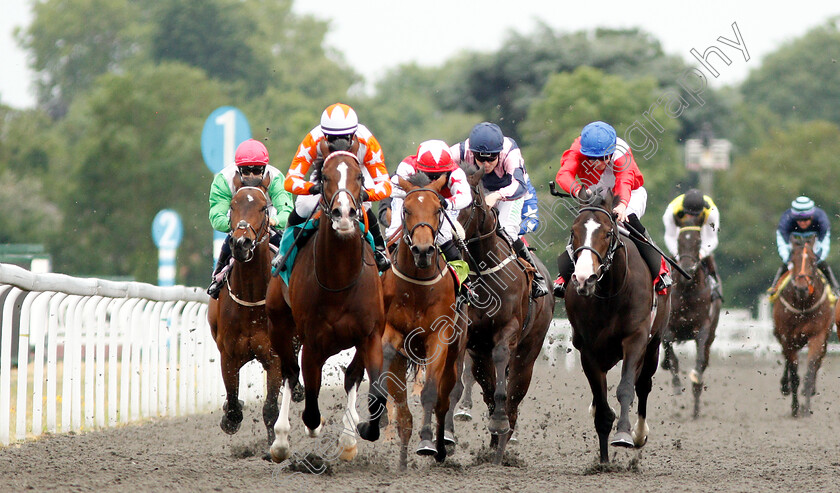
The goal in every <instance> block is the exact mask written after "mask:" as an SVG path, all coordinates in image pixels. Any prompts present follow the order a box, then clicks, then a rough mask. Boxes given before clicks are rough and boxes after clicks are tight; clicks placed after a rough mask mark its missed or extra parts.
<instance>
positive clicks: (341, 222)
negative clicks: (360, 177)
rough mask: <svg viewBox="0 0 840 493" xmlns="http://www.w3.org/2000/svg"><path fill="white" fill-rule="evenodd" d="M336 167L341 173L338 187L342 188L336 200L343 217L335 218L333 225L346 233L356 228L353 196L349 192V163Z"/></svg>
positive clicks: (337, 229) (340, 232) (336, 229)
mask: <svg viewBox="0 0 840 493" xmlns="http://www.w3.org/2000/svg"><path fill="white" fill-rule="evenodd" d="M336 169H337V170H338V173H339V179H338V189H339V190H340V191H339V192H338V197H336V202H337V203H338V210H339V211H341V218H340V219H338V220H335V219H333V223H332V227H333V229H334V230H335V231H336V232H337V233H339V234H344V235H346V234H350V233H352V232H353V231H354V230H355V225H354V224H353V218H351V217H350V205H351V204H352V203H353V198H352V197H351V196H350V193H349V192H347V169H348V168H347V164H346V163H341V164H339V165H338V166H336Z"/></svg>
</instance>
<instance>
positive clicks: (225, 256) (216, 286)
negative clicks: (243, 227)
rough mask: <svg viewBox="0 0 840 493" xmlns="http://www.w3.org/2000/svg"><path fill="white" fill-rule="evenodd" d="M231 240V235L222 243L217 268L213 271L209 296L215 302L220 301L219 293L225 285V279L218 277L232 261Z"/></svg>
mask: <svg viewBox="0 0 840 493" xmlns="http://www.w3.org/2000/svg"><path fill="white" fill-rule="evenodd" d="M229 240H230V235H228V236H227V238H225V241H224V243H222V250H221V251H220V252H219V259H218V260H217V261H216V268H215V269H213V277H212V278H211V280H210V286H209V287H208V288H207V294H209V295H210V297H211V298H213V299H214V300H217V299H219V292H220V291H221V290H222V285H223V284H224V279H218V280H217V279H216V277H217V276H218V275H219V272H221V271H222V269H223V268H224V267H225V266H226V265H227V264H228V262H229V261H230V256H231V251H230V241H229Z"/></svg>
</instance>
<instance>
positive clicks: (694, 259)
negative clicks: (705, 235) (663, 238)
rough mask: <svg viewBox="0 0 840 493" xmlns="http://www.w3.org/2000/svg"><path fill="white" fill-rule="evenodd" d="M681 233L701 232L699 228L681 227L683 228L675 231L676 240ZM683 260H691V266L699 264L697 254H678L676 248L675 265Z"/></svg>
mask: <svg viewBox="0 0 840 493" xmlns="http://www.w3.org/2000/svg"><path fill="white" fill-rule="evenodd" d="M683 231H702V228H701V227H700V226H683V227H681V228H680V229H678V230H677V238H679V236H680V234H681V233H682V232H683ZM684 258H687V259H689V260H691V261H692V263H693V264H699V263H700V255H699V254H697V255H693V254H688V253H679V247H677V263H679V261H680V260H682V259H684Z"/></svg>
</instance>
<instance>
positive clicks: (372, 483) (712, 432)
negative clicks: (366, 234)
mask: <svg viewBox="0 0 840 493" xmlns="http://www.w3.org/2000/svg"><path fill="white" fill-rule="evenodd" d="M681 363H682V368H683V369H690V368H691V366H692V362H691V361H689V360H688V359H687V358H686V357H683V358H682V360H681ZM802 370H803V369H802V368H800V374H801V373H802ZM781 371H782V367H781V364H780V358H779V357H770V358H767V359H754V358H753V357H752V356H744V355H733V356H730V357H726V358H721V357H715V358H713V360H712V362H711V365H710V367H709V370H708V371H707V372H706V385H707V392H706V393H705V394H704V397H705V399H704V406H703V410H702V416H701V418H700V419H698V420H693V419H692V418H691V395H690V391H689V392H687V393H684V394H683V395H682V396H680V397H678V398H674V397H673V396H672V395H671V391H670V384H669V382H670V377H669V374H668V372H666V371H664V370H662V369H659V370H658V371H657V374H656V377H655V381H654V390H653V392H652V393H651V398H650V407H649V411H648V422H649V424H650V428H651V430H650V435H649V440H648V443H647V445H646V446H645V447H644V448H643V449H641V450H639V451H637V450H627V449H612V450H611V452H610V457H611V460H612V461H613V465H612V467H610V468H609V470H607V471H603V470H598V469H597V468H595V467H594V466H595V464H596V461H597V436H596V434H595V429H594V426H593V423H592V419H591V418H590V417H589V414H588V412H587V407H588V405H589V402H590V394H589V389H588V387H587V386H586V383H585V379H584V377H583V373H582V371H581V370H580V368H579V366H575V367H574V368H572V369H571V370H567V369H566V368H565V367H564V366H563V365H562V364H558V365H557V366H551V365H549V364H548V363H546V362H545V361H540V362H539V363H538V366H537V368H536V372H535V380H534V383H533V385H532V387H531V391H530V392H529V395H528V396H527V397H526V400H525V401H524V403H523V406H522V413H521V417H520V422H519V423H520V426H519V427H518V428H519V429H518V430H517V435H518V439H519V443H517V444H512V445H511V446H510V447H509V448H508V450H509V454H508V456H507V457H506V461H505V462H506V463H507V465H504V466H494V465H493V464H491V463H488V461H487V454H486V449H483V444H486V443H487V441H488V435H487V433H486V428H485V426H486V425H485V423H484V421H483V416H482V414H481V412H482V411H483V410H484V409H485V407H484V404H483V403H479V402H476V406H475V409H474V416H475V417H476V419H474V420H473V421H472V422H469V423H458V424H457V429H456V431H457V433H458V438H459V444H458V446H457V451H456V453H455V455H453V456H450V457H449V458H448V459H447V461H446V462H445V463H444V464H443V465H437V464H435V463H434V460H433V459H431V458H426V457H419V456H415V455H414V453H413V451H414V448H415V447H416V446H417V443H418V441H419V440H418V439H417V438H416V437H417V423H418V421H419V413H417V412H415V414H414V416H415V418H414V419H415V432H414V434H413V437H414V438H413V441H412V443H411V445H410V449H409V450H410V458H409V466H408V470H407V471H400V470H399V467H398V440H397V439H396V438H394V436H393V435H394V434H393V432H388V433H387V435H386V436H385V439H380V441H378V442H376V443H369V442H360V446H359V455H358V456H357V457H356V459H355V460H354V461H353V462H350V463H344V462H328V463H326V464H325V465H324V466H323V467H324V468H325V469H326V470H325V471H324V472H323V473H322V474H300V473H295V472H293V471H290V470H289V468H288V467H287V466H283V467H280V466H279V465H276V464H272V463H270V462H267V461H265V460H263V459H262V458H261V455H262V453H263V451H264V450H267V446H266V444H265V442H264V438H263V437H264V428H263V425H262V422H261V421H262V413H261V409H260V407H258V406H253V405H252V406H249V407H248V408H246V410H245V421H244V422H243V424H242V428H241V429H240V430H239V433H238V434H236V435H234V436H227V435H225V434H224V433H223V432H222V431H221V429H220V428H219V426H218V423H219V419H220V415H221V412H220V411H217V412H214V413H212V414H210V415H199V416H190V417H184V418H175V419H160V420H155V421H152V422H147V423H144V424H142V425H132V426H126V427H123V428H118V429H110V430H106V431H97V432H90V433H84V434H81V435H75V436H68V435H61V436H49V437H45V438H41V439H39V440H36V441H32V442H28V443H24V444H19V445H12V446H10V447H6V448H4V449H0V491H24V490H27V489H31V490H35V491H131V492H137V491H342V492H343V491H359V492H367V491H418V492H419V491H434V492H443V491H541V492H545V491H668V492H681V491H743V492H753V491H796V490H798V491H838V490H840V485H839V483H838V478H840V433H838V431H840V424H838V419H837V414H838V413H837V410H838V409H840V356H827V357H826V359H825V360H824V361H823V367H822V370H821V372H820V375H819V378H818V380H817V392H818V394H817V395H816V396H815V397H814V398H813V401H812V404H813V411H814V414H813V416H811V417H809V418H800V419H794V418H792V417H790V398H789V397H783V396H782V395H781V393H780V391H779V379H780V377H781ZM617 380H618V377H617V373H616V371H615V370H614V371H613V372H611V373H610V379H609V383H610V394H611V396H612V398H611V403H613V406H614V407H616V408H617V407H618V406H617V401H616V400H615V397H614V396H615V385H616V383H617ZM683 380H684V382H687V378H686V377H685V375H684V376H683ZM363 388H366V384H363ZM342 394H343V393H342ZM475 396H476V398H477V399H480V392H479V390H478V387H476V388H475ZM416 399H417V398H415V400H416ZM321 402H322V406H321V409H322V412H323V414H324V416H325V417H326V418H327V419H328V426H327V430H328V431H327V434H329V433H333V437H334V436H335V433H336V430H337V429H339V428H337V426H340V422H341V413H342V406H343V402H344V399H343V395H339V392H338V391H337V389H332V388H331V389H325V390H324V391H323V392H322V396H321ZM360 402H364V401H363V400H361V399H360ZM302 409H303V407H302V404H295V406H294V408H293V415H292V444H293V447H294V448H295V449H296V450H297V451H299V453H300V454H301V456H302V455H303V454H304V453H305V452H306V451H307V450H314V449H315V448H316V446H317V443H318V439H312V438H304V437H303V430H302V428H303V424H302V422H301V421H300V418H299V416H300V412H301V410H302ZM414 409H415V410H416V407H415V408H414ZM631 416H632V421H635V410H634V412H633V415H631ZM336 423H337V424H336ZM325 436H328V435H325Z"/></svg>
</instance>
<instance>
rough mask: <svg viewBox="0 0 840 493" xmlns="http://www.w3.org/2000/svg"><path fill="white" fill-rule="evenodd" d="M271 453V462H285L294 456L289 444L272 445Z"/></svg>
mask: <svg viewBox="0 0 840 493" xmlns="http://www.w3.org/2000/svg"><path fill="white" fill-rule="evenodd" d="M269 452H270V453H271V460H273V461H274V462H283V461H284V460H286V459H288V458H289V457H290V456H291V455H292V451H291V448H290V447H289V444H288V442H287V443H286V444H285V445H278V444H277V443H272V444H271V449H270V450H269Z"/></svg>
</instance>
